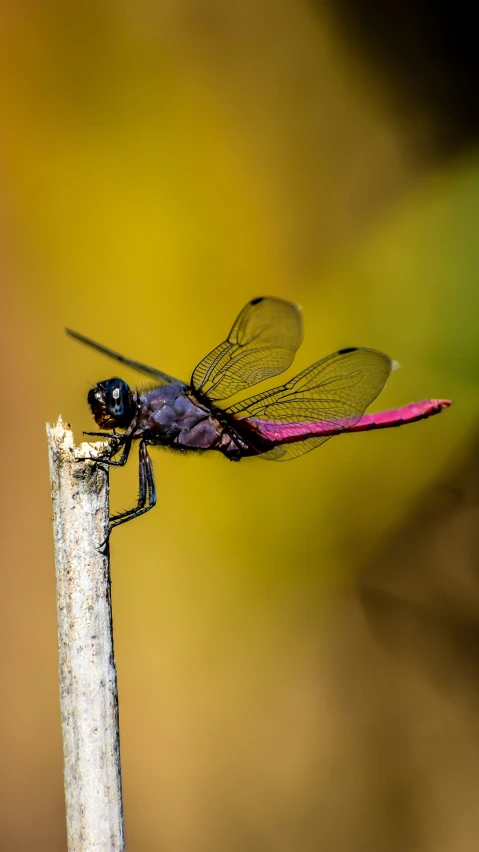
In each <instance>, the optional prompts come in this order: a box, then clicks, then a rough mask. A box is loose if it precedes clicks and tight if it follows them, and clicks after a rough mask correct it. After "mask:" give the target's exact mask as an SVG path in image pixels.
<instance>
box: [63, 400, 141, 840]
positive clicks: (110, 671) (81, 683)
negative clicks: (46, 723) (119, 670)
mask: <svg viewBox="0 0 479 852" xmlns="http://www.w3.org/2000/svg"><path fill="white" fill-rule="evenodd" d="M47 434H48V444H49V453H50V479H51V488H52V500H53V534H54V539H55V562H56V581H57V616H58V653H59V677H60V709H61V721H62V734H63V757H64V780H65V799H66V816H67V838H68V850H69V852H87V850H88V852H107V851H108V852H117V850H124V848H125V844H124V828H123V806H122V796H121V771H120V739H119V726H118V691H117V680H116V669H115V658H114V653H113V628H112V614H111V595H110V565H109V552H108V548H106V552H105V553H104V554H102V553H100V547H101V544H102V542H103V541H104V540H105V538H106V535H107V531H108V511H109V500H108V497H109V486H108V474H107V472H106V470H105V468H102V467H101V466H100V465H96V464H93V463H92V461H88V460H85V461H75V459H78V458H82V459H83V458H85V459H98V458H100V459H101V457H102V455H104V456H105V458H108V451H107V445H106V444H103V443H97V444H94V445H92V444H86V443H84V444H82V445H81V447H79V448H76V447H75V445H74V439H73V433H72V432H71V431H70V429H69V427H68V424H63V422H62V419H61V417H60V418H59V420H58V423H57V425H56V426H54V427H52V426H49V425H47Z"/></svg>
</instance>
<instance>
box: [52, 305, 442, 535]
mask: <svg viewBox="0 0 479 852" xmlns="http://www.w3.org/2000/svg"><path fill="white" fill-rule="evenodd" d="M69 334H71V335H72V336H73V337H75V338H76V339H77V340H80V341H81V342H82V343H86V344H87V345H88V346H91V347H93V348H94V349H96V350H97V351H99V352H102V353H103V354H105V355H108V356H109V357H110V358H113V359H115V360H116V361H119V362H120V363H123V364H126V365H127V366H129V367H132V368H133V369H136V370H139V371H140V372H142V373H144V374H145V375H147V376H148V377H149V378H150V380H151V378H153V379H154V380H155V387H153V388H152V389H151V390H146V391H140V392H138V393H133V392H132V391H131V389H130V388H129V386H128V385H127V383H126V382H125V381H123V379H119V378H112V379H107V380H105V381H103V382H99V383H98V384H97V385H96V386H95V387H94V388H92V390H91V391H90V392H89V394H88V403H89V405H90V408H91V411H92V414H93V416H94V418H95V421H96V423H97V424H98V426H100V427H101V428H102V429H111V430H113V431H114V434H113V435H112V437H113V439H114V441H113V444H112V449H113V455H116V453H117V452H119V450H122V454H121V457H120V459H119V460H117V461H114V460H111V461H109V464H113V465H119V466H121V465H124V464H125V463H126V461H127V459H128V455H129V452H130V449H131V445H132V442H133V441H139V457H140V466H139V479H140V482H139V498H138V504H137V505H136V506H135V507H133V508H132V509H131V510H129V511H127V512H123V513H121V514H120V515H116V516H114V517H113V518H111V519H110V529H111V527H113V526H117V525H118V524H122V523H125V522H126V521H129V520H131V519H132V518H134V517H137V516H138V515H141V514H143V513H144V512H147V511H148V510H149V509H151V508H152V507H153V506H154V505H155V502H156V490H155V483H154V476H153V468H152V464H151V460H150V457H149V455H148V447H149V446H154V445H161V446H166V447H171V448H173V449H176V450H184V451H185V450H217V451H218V452H221V453H223V455H224V456H226V458H228V459H230V460H231V461H239V460H240V459H242V458H244V457H247V456H260V457H262V458H264V459H268V460H272V461H287V460H289V459H293V458H297V457H298V456H300V455H304V454H305V453H307V452H309V451H310V450H313V449H314V448H315V447H318V446H320V445H321V444H323V443H324V442H325V441H327V440H328V439H329V438H331V437H333V436H334V435H340V434H347V433H350V432H364V431H368V430H371V429H384V428H390V427H393V426H401V425H403V424H405V423H413V422H415V421H418V420H424V419H426V418H427V417H430V416H432V415H434V414H438V413H439V412H440V411H442V410H443V409H444V408H447V407H448V406H449V405H450V404H451V403H450V401H449V400H446V399H427V400H424V401H423V402H418V403H409V404H408V405H405V406H403V407H402V408H397V409H391V410H389V411H382V412H378V413H376V414H365V411H366V409H367V408H368V406H369V405H370V404H371V403H372V402H373V401H374V400H375V399H376V397H377V396H378V394H379V393H380V392H381V390H382V389H383V388H384V386H385V384H386V381H387V379H388V377H389V375H390V373H391V369H392V361H391V359H390V358H389V357H388V356H387V355H385V354H384V353H383V352H378V351H377V350H375V349H367V348H364V347H357V346H352V347H348V348H345V349H339V350H338V351H337V352H334V353H333V354H332V355H328V356H327V357H326V358H323V359H322V360H321V361H317V362H316V363H315V364H313V365H312V366H311V367H308V368H306V369H305V370H303V371H302V372H301V373H299V374H298V375H296V376H295V377H294V378H292V379H290V380H289V381H287V382H286V383H285V384H283V385H280V386H277V387H274V388H271V389H269V390H265V391H263V392H260V393H257V394H255V395H254V396H251V397H248V398H247V399H243V400H241V401H239V402H231V401H230V400H231V398H232V397H233V396H236V395H238V394H241V393H242V392H244V391H245V390H247V389H248V388H250V387H253V386H254V385H256V384H258V383H260V382H262V381H264V380H266V379H270V378H271V377H273V376H276V375H278V374H280V373H282V372H283V371H284V370H286V369H288V367H290V365H291V363H292V361H293V358H294V356H295V354H296V351H297V349H298V348H299V346H300V344H301V341H302V321H301V312H300V310H299V308H298V307H297V306H296V305H294V304H292V303H291V302H286V301H284V300H282V299H275V298H271V297H262V298H258V299H252V300H251V302H248V304H247V305H246V306H245V307H244V308H243V310H242V311H241V313H240V314H239V316H238V317H237V319H236V321H235V323H234V325H233V327H232V329H231V331H230V333H229V335H228V337H227V338H226V340H225V341H223V343H220V344H219V345H218V346H216V347H215V349H213V350H212V351H211V352H210V353H209V354H208V355H207V356H206V357H205V358H203V359H202V361H200V362H199V364H198V365H197V367H196V368H195V369H194V371H193V374H192V376H191V381H190V384H185V383H183V382H180V381H178V380H177V379H174V378H173V377H172V376H169V375H167V374H166V373H163V372H162V371H161V370H158V369H156V368H153V367H147V366H146V365H145V364H142V363H140V362H138V361H133V360H131V359H130V358H125V357H124V356H123V355H120V354H119V353H117V352H114V351H112V350H111V349H107V348H106V347H105V346H102V345H101V344H99V343H95V342H94V341H92V340H90V339H89V338H86V337H83V335H81V334H78V333H77V332H72V331H69ZM117 429H121V430H123V431H122V433H121V434H118V432H117V431H116V430H117ZM87 434H92V435H105V434H108V433H105V432H90V433H87Z"/></svg>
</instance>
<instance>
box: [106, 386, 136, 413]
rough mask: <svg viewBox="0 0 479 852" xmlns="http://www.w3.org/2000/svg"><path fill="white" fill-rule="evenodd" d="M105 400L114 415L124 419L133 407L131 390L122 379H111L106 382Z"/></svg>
mask: <svg viewBox="0 0 479 852" xmlns="http://www.w3.org/2000/svg"><path fill="white" fill-rule="evenodd" d="M105 402H106V406H107V409H108V411H109V413H110V414H111V416H112V417H115V418H117V419H119V420H121V419H123V418H124V417H125V416H126V415H127V414H128V412H129V411H130V407H131V392H130V388H129V387H128V385H127V383H126V382H124V381H123V380H122V379H110V380H109V381H108V382H105Z"/></svg>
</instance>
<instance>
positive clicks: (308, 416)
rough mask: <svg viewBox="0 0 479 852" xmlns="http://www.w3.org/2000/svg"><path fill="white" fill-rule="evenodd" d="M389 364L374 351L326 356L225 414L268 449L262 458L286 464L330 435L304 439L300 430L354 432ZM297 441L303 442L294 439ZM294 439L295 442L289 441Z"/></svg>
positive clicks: (351, 350) (344, 351)
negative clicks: (310, 427) (252, 431)
mask: <svg viewBox="0 0 479 852" xmlns="http://www.w3.org/2000/svg"><path fill="white" fill-rule="evenodd" d="M391 367H392V362H391V359H390V358H388V356H387V355H384V353H382V352H377V351H376V350H375V349H363V348H358V347H351V348H349V349H340V350H339V351H338V352H335V353H334V354H333V355H328V356H327V357H326V358H323V359H322V361H318V362H317V363H316V364H313V365H312V366H311V367H308V368H307V369H306V370H303V371H302V373H299V375H297V376H295V377H294V378H293V379H291V380H290V381H289V382H287V383H286V384H284V385H282V386H281V387H279V388H273V389H272V390H269V391H264V392H263V393H260V394H256V396H252V397H250V398H249V399H246V400H243V401H242V402H238V403H237V404H236V405H232V406H230V407H229V408H226V409H225V411H226V413H227V414H230V415H233V416H234V418H235V420H237V421H241V420H243V419H245V418H246V420H245V422H244V424H241V425H242V427H243V428H245V427H246V429H247V428H248V418H252V419H254V421H255V423H254V427H255V430H257V431H258V432H259V433H260V435H261V436H262V437H263V438H265V439H266V440H267V441H270V442H271V444H272V447H271V449H270V450H269V451H268V452H266V453H264V454H263V456H262V457H263V458H266V459H270V460H275V461H287V460H288V459H291V458H297V457H298V456H299V455H303V454H304V453H307V452H309V451H310V450H313V449H314V448H315V447H317V446H320V444H323V443H324V442H325V441H326V440H328V438H329V437H331V436H330V435H328V436H324V435H318V434H316V435H313V434H311V435H309V436H308V435H305V431H307V429H306V430H305V424H308V423H311V424H314V423H316V424H324V423H327V425H328V428H331V427H332V428H334V429H335V430H337V432H338V433H339V432H342V431H345V430H347V429H348V428H351V426H354V425H355V424H356V423H357V422H358V421H359V420H360V419H361V417H362V416H363V414H364V412H365V410H366V408H368V406H369V405H371V403H372V402H373V401H374V400H375V399H376V397H377V396H378V394H379V393H380V392H381V390H382V389H383V387H384V385H385V384H386V381H387V379H388V376H389V374H390V372H391ZM300 435H304V438H302V439H299V436H300ZM295 439H296V440H295Z"/></svg>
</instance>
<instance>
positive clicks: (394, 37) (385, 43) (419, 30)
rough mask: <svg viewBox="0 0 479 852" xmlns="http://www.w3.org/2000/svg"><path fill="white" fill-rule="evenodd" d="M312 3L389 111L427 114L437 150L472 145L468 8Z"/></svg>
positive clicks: (422, 1) (476, 80)
mask: <svg viewBox="0 0 479 852" xmlns="http://www.w3.org/2000/svg"><path fill="white" fill-rule="evenodd" d="M311 2H312V4H313V6H315V7H316V8H317V9H318V11H320V10H323V9H324V8H326V9H327V10H328V13H329V16H330V19H331V21H332V22H333V24H336V25H337V27H338V29H339V30H340V33H341V34H342V35H344V36H346V38H347V39H348V40H349V41H350V43H351V44H352V46H353V47H355V48H356V49H359V51H360V53H361V54H362V56H363V58H364V60H365V61H366V62H367V64H368V66H369V68H370V70H372V72H373V74H374V77H376V78H377V79H378V81H379V83H380V85H381V86H382V87H384V86H386V88H387V96H388V101H389V103H391V99H392V105H393V108H394V109H395V110H396V111H397V110H399V111H402V112H408V113H410V117H414V114H419V113H421V114H424V112H426V114H427V117H428V119H429V121H430V122H431V124H432V126H433V135H434V137H435V142H436V145H437V146H438V148H439V149H440V150H441V151H442V152H443V153H452V152H455V151H458V150H459V149H462V148H464V147H467V146H469V145H471V144H473V143H474V142H475V141H476V140H477V138H478V136H479V99H478V97H477V90H478V84H479V52H478V50H477V30H476V25H475V17H476V13H475V12H474V5H473V4H472V3H467V2H464V0H459V2H455V3H451V2H445V3H436V2H433V0H419V2H415V3H413V2H406V3H404V2H401V0H390V2H388V3H381V2H379V0H363V2H360V3H358V2H357V0H337V2H335V3H326V4H324V3H322V2H321V0H311Z"/></svg>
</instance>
